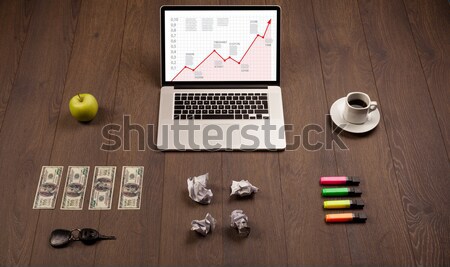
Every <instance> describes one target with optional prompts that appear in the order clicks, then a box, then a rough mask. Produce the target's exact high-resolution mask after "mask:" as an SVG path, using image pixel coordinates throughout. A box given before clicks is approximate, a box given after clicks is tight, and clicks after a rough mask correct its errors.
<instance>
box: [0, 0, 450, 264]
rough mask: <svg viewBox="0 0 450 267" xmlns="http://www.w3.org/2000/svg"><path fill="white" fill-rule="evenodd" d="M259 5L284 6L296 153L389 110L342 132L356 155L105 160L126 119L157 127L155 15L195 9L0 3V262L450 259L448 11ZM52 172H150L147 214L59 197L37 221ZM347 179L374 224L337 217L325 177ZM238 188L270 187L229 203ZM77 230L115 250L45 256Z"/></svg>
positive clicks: (285, 69)
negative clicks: (206, 200)
mask: <svg viewBox="0 0 450 267" xmlns="http://www.w3.org/2000/svg"><path fill="white" fill-rule="evenodd" d="M247 2H248V3H249V4H264V3H266V4H278V5H280V6H281V7H282V59H281V62H282V77H281V78H282V90H283V101H284V111H285V118H286V123H287V124H292V125H294V129H293V131H290V132H289V133H288V142H291V143H292V142H293V141H294V135H297V136H298V135H300V134H301V133H302V128H303V127H305V126H306V125H308V124H317V125H319V126H321V127H323V129H326V131H324V132H321V133H311V137H312V139H311V140H312V141H320V142H325V140H330V138H333V136H334V137H335V138H336V135H335V134H332V133H331V131H330V129H331V127H330V122H329V120H328V119H327V117H326V115H325V114H327V113H328V110H329V107H330V106H331V104H332V103H333V101H334V100H335V99H337V98H339V97H341V96H344V95H345V94H346V93H347V92H349V91H354V90H362V91H365V92H367V93H369V95H371V96H372V97H373V98H374V99H375V100H377V101H378V103H379V106H380V109H381V114H382V120H381V122H380V124H379V126H378V127H377V128H376V129H375V130H374V131H372V132H371V133H369V134H364V135H360V136H356V135H351V134H345V133H341V134H340V135H339V137H340V138H341V139H342V140H343V141H344V143H345V144H346V145H347V146H348V150H342V149H340V148H338V147H336V146H335V147H334V148H327V149H325V148H322V149H319V150H317V151H308V150H306V149H305V148H304V147H302V146H300V147H299V148H297V149H294V150H291V151H284V152H279V153H274V152H249V153H241V152H236V153H234V152H233V153H227V152H213V153H206V152H205V153H203V152H201V153H176V152H173V153H161V152H157V151H152V150H150V149H146V150H145V151H141V152H139V151H137V138H131V139H132V141H131V151H123V150H119V151H115V152H107V151H101V150H100V149H99V147H100V145H101V143H102V142H103V141H104V139H103V138H102V135H101V130H102V127H103V126H105V125H107V124H109V123H112V122H114V123H118V124H122V119H123V115H124V114H128V115H130V116H131V120H132V123H139V124H143V125H146V124H156V123H157V119H158V105H159V89H160V85H159V83H160V77H159V73H160V66H159V53H160V52H159V7H160V6H161V5H162V4H187V3H185V2H182V1H173V2H172V1H169V2H167V1H137V0H136V1H135V0H128V1H87V0H83V1H56V0H55V1H6V0H4V1H1V2H0V58H1V63H2V64H1V66H0V85H1V87H0V127H1V132H0V179H1V186H0V193H1V202H0V229H1V234H0V265H13V264H17V265H27V264H31V265H60V264H70V265H125V264H126V265H233V266H234V265H281V266H282V265H366V264H367V265H410V266H411V265H427V266H436V265H447V266H448V265H450V234H449V232H450V228H449V227H450V216H449V215H450V211H449V204H450V198H449V193H448V190H449V188H450V166H449V156H450V119H449V118H450V116H449V115H450V108H449V107H450V105H449V103H450V89H449V84H450V78H449V77H450V56H449V55H450V16H449V4H448V2H447V1H445V0H439V1H438V0H433V1H427V0H405V1H401V0H393V1H392V0H377V1H366V0H361V1H353V0H335V1H329V0H323V1H316V0H313V1H303V0H302V1H273V2H272V1H267V2H262V1H247ZM191 3H196V4H199V2H196V1H193V2H191ZM207 3H209V4H236V3H242V2H239V1H214V2H207ZM84 91H86V92H90V93H92V94H94V95H95V96H96V97H97V98H98V100H99V104H100V106H101V110H100V112H99V115H98V117H97V118H96V119H95V120H94V121H92V123H90V124H80V123H77V122H76V121H75V120H74V119H72V118H71V116H70V114H69V110H68V101H69V99H70V98H71V97H72V96H73V95H75V94H76V93H78V92H84ZM150 138H152V136H150ZM295 140H297V141H296V142H297V144H302V143H301V140H298V139H295ZM311 140H310V141H311ZM299 142H300V143H299ZM42 165H64V166H65V171H64V179H63V182H64V180H65V173H66V171H67V166H69V165H90V166H91V168H93V167H94V166H95V165H116V166H117V167H118V169H119V170H120V169H121V167H122V166H123V165H143V166H145V181H144V192H143V205H142V209H141V210H139V211H118V210H117V208H113V209H112V210H111V211H89V210H87V204H86V203H87V200H88V199H87V198H86V199H85V208H84V210H82V211H62V210H60V209H59V205H60V202H61V195H62V194H61V192H60V194H59V198H58V202H57V208H56V209H55V210H41V211H39V210H33V209H31V207H32V203H33V198H34V194H35V190H36V186H37V183H38V179H39V173H40V170H41V167H42ZM205 172H209V173H210V176H211V181H210V182H211V188H212V189H213V191H214V200H213V202H212V204H211V205H209V206H201V205H197V204H196V203H193V202H192V201H190V199H189V198H188V197H187V189H186V178H187V177H189V176H192V175H197V174H202V173H205ZM336 174H339V175H358V176H360V177H362V184H361V186H360V188H361V189H362V190H363V192H364V194H363V197H362V198H363V199H364V201H365V202H366V204H367V205H366V207H365V208H364V212H366V213H367V215H368V218H369V219H368V221H367V223H366V224H358V225H350V224H346V225H326V224H325V223H324V214H325V212H324V210H322V208H321V204H322V200H323V199H322V198H321V196H320V186H319V185H318V179H319V177H320V176H323V175H336ZM91 177H92V172H91ZM233 179H250V180H251V182H253V183H254V184H255V185H257V186H258V187H260V189H261V192H260V193H258V195H257V196H256V197H255V198H253V199H249V200H243V201H238V200H234V199H230V198H229V196H228V195H229V186H230V184H231V180H233ZM119 181H120V179H117V181H116V194H115V196H114V203H113V206H114V207H116V206H117V196H118V193H117V192H118V189H117V188H118V185H119ZM90 182H91V181H89V184H88V186H90ZM237 208H240V209H243V210H244V211H245V212H246V213H247V215H248V216H249V218H250V223H251V226H252V233H251V235H250V237H249V238H247V239H239V238H236V236H235V234H234V232H233V231H231V230H230V229H229V227H228V224H229V214H230V212H231V211H232V210H233V209H237ZM207 212H210V213H212V214H213V216H214V217H215V218H216V219H217V220H218V227H217V229H216V231H214V232H213V233H212V234H211V235H210V236H208V237H206V238H200V237H198V236H196V235H195V234H194V233H192V232H190V231H189V228H190V221H191V220H192V219H200V218H202V217H204V215H205V214H206V213H207ZM77 227H93V228H97V229H99V230H100V231H101V232H104V233H107V234H115V235H116V236H117V240H116V241H105V242H102V243H100V244H97V245H95V246H90V247H88V246H84V245H82V244H81V243H76V244H72V245H71V246H70V247H68V248H65V249H61V250H56V249H53V248H51V247H50V246H49V244H48V238H49V234H50V232H51V231H52V229H55V228H77Z"/></svg>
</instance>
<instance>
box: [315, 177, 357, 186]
mask: <svg viewBox="0 0 450 267" xmlns="http://www.w3.org/2000/svg"><path fill="white" fill-rule="evenodd" d="M320 184H321V185H359V178H358V177H356V176H328V177H320Z"/></svg>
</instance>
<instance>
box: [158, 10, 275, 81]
mask: <svg viewBox="0 0 450 267" xmlns="http://www.w3.org/2000/svg"><path fill="white" fill-rule="evenodd" d="M161 19H162V21H161V23H162V25H163V26H162V31H163V32H162V34H161V38H162V40H161V41H162V42H161V44H162V47H161V48H162V49H161V50H162V51H163V53H162V63H163V64H162V65H163V66H162V67H163V71H162V74H163V77H162V78H163V84H200V83H207V84H216V83H221V84H227V83H237V84H239V83H249V84H252V83H253V84H279V66H278V65H279V47H278V46H279V38H278V35H279V34H278V31H279V25H278V24H279V7H275V6H268V7H267V6H266V7H259V6H258V7H252V6H237V7H236V6H204V7H200V6H185V7H169V6H168V7H162V16H161Z"/></svg>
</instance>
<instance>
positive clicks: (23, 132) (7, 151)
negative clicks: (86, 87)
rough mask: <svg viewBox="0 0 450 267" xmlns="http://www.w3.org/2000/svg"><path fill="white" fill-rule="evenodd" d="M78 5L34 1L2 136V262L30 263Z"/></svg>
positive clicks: (0, 143)
mask: <svg viewBox="0 0 450 267" xmlns="http://www.w3.org/2000/svg"><path fill="white" fill-rule="evenodd" d="M79 4H80V3H79V2H78V1H71V2H69V1H53V2H50V1H48V2H47V1H40V2H36V3H35V7H34V10H33V18H32V19H31V22H30V26H29V30H28V37H27V39H26V41H25V44H24V48H23V52H22V58H21V63H20V66H19V69H18V71H17V77H16V80H15V83H14V86H13V89H12V93H11V96H10V100H9V105H8V109H7V111H6V114H5V119H4V125H7V127H4V128H3V129H2V132H1V134H0V147H1V150H0V158H1V159H2V160H1V161H0V167H1V168H0V177H1V179H2V184H3V186H2V187H1V189H0V190H1V192H0V193H1V195H2V197H3V199H4V200H5V201H2V202H1V203H0V213H1V214H2V218H3V219H2V220H0V227H1V229H3V231H4V233H3V234H2V238H1V239H0V247H1V248H2V249H1V252H0V262H1V263H2V264H6V265H13V264H14V265H25V264H28V263H29V261H30V257H31V250H32V246H33V241H34V233H35V230H36V223H37V220H38V215H39V211H38V210H32V205H33V199H34V192H35V190H36V186H37V183H38V180H39V173H40V170H41V167H42V165H47V164H49V160H50V153H51V148H52V144H53V137H54V134H55V129H56V124H57V120H58V114H59V111H60V104H61V102H62V92H63V88H64V78H65V75H66V71H67V67H68V64H69V57H70V53H71V49H72V41H73V32H74V30H75V25H76V22H77V17H78V10H79ZM46 234H47V233H46ZM41 245H42V246H46V245H47V242H45V244H41Z"/></svg>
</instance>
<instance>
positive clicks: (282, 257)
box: [222, 152, 287, 266]
mask: <svg viewBox="0 0 450 267" xmlns="http://www.w3.org/2000/svg"><path fill="white" fill-rule="evenodd" d="M222 162H223V189H224V192H223V200H222V201H223V206H224V208H223V215H222V218H223V223H222V224H223V239H224V245H223V246H224V248H223V250H224V252H223V254H224V265H226V266H237V265H247V266H248V265H258V266H262V265H269V266H273V265H276V266H283V265H286V263H287V256H286V244H285V233H284V216H283V209H282V207H283V205H282V201H283V200H282V195H281V185H280V173H279V165H278V153H276V152H242V153H233V152H232V153H224V155H223V160H222ZM242 179H244V180H249V181H250V182H251V183H252V184H253V185H255V186H257V187H258V188H259V189H260V191H259V192H258V193H257V194H256V195H255V196H254V197H250V198H245V199H239V198H237V197H230V192H231V190H230V186H231V183H232V180H235V181H240V180H242ZM233 210H243V211H244V213H245V214H246V215H247V216H248V218H249V225H250V227H251V233H250V235H249V237H248V238H242V237H239V236H238V235H237V233H236V230H235V229H232V228H231V227H230V214H231V212H232V211H233Z"/></svg>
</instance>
